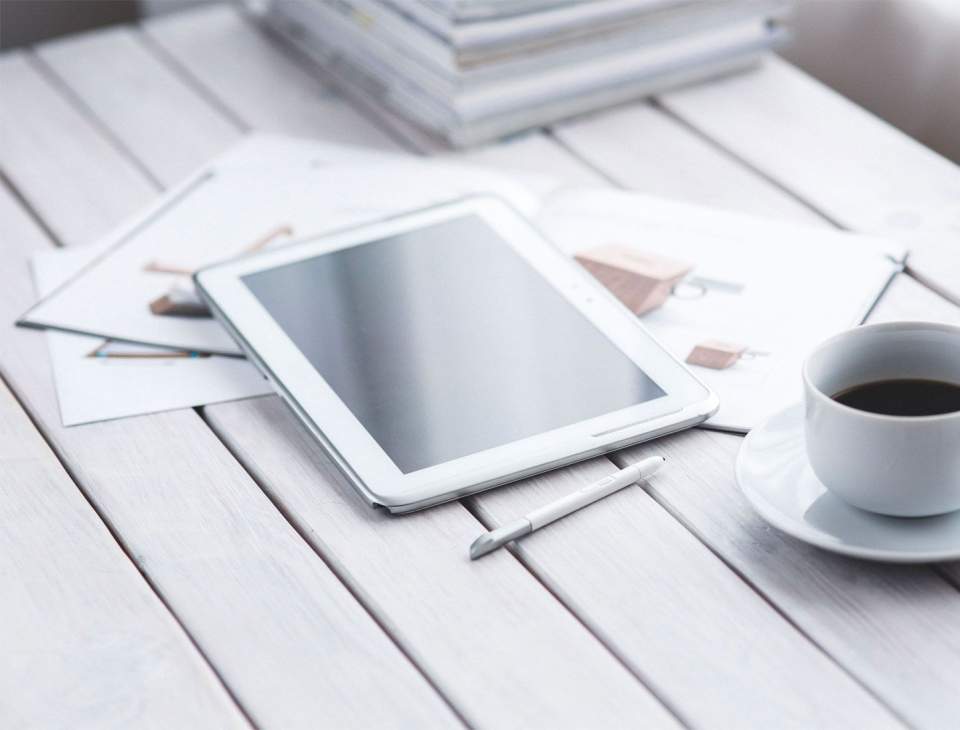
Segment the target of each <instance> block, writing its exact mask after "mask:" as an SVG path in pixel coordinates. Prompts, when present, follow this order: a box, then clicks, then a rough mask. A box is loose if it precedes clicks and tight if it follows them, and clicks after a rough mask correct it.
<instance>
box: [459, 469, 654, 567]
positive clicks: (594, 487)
mask: <svg viewBox="0 0 960 730" xmlns="http://www.w3.org/2000/svg"><path fill="white" fill-rule="evenodd" d="M665 461H666V459H664V458H663V457H662V456H651V457H648V458H646V459H644V460H643V461H638V462H637V463H636V464H632V465H630V466H628V467H626V468H625V469H621V470H620V471H618V472H616V473H614V474H610V475H609V476H606V477H604V478H603V479H601V480H600V481H597V482H593V483H592V484H588V485H587V486H585V487H581V488H580V489H578V490H577V491H575V492H571V493H570V494H568V495H566V496H563V497H560V499H558V500H556V501H554V502H550V503H549V504H546V505H544V506H543V507H537V509H535V510H533V511H532V512H530V513H528V514H527V515H525V516H524V517H521V518H520V519H519V520H514V521H513V522H509V523H507V524H506V525H503V526H502V527H498V528H497V529H495V530H491V531H490V532H485V533H483V534H482V535H481V536H480V537H478V538H477V539H476V540H474V541H473V544H472V545H471V546H470V559H471V560H476V559H477V558H481V557H483V556H484V555H486V554H487V553H491V552H493V551H494V550H496V549H497V548H499V547H503V546H504V545H506V544H507V543H508V542H510V541H511V540H516V539H517V538H519V537H523V536H524V535H529V534H530V533H531V532H533V531H534V530H539V529H540V528H541V527H544V526H545V525H549V524H550V523H551V522H553V521H555V520H559V519H560V518H561V517H566V516H567V515H569V514H570V513H572V512H576V511H577V510H578V509H581V508H583V507H586V506H587V505H588V504H593V503H594V502H596V501H598V500H601V499H603V498H604V497H608V496H610V495H611V494H613V493H614V492H618V491H620V490H621V489H623V488H624V487H626V486H628V485H630V484H633V483H634V482H637V481H639V480H641V479H646V478H647V477H649V476H651V475H652V474H653V473H654V472H656V471H657V469H659V468H660V467H661V466H663V464H664V462H665Z"/></svg>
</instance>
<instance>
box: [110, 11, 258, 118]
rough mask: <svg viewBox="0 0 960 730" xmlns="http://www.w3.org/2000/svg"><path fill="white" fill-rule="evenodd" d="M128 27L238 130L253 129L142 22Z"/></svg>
mask: <svg viewBox="0 0 960 730" xmlns="http://www.w3.org/2000/svg"><path fill="white" fill-rule="evenodd" d="M128 27H129V28H130V30H131V31H134V33H135V35H136V37H137V40H138V41H139V42H140V43H142V44H143V46H144V48H146V50H147V53H149V54H150V55H152V56H153V57H154V58H155V59H156V60H157V61H159V62H160V63H161V64H162V65H164V66H166V67H167V68H168V69H169V70H170V71H171V73H173V75H174V76H176V77H177V78H178V79H179V80H180V81H181V82H183V85H184V86H186V87H187V88H188V89H190V90H191V91H193V92H194V93H195V94H196V95H197V96H198V97H200V98H202V99H203V100H204V101H206V102H207V103H208V104H209V105H210V106H212V107H213V108H214V110H215V111H217V112H219V113H220V114H221V115H222V116H223V118H224V119H225V120H226V121H227V122H229V123H230V124H232V125H233V126H234V127H235V128H236V129H237V130H239V131H241V132H250V131H252V127H251V126H250V125H249V124H247V123H246V122H244V121H243V119H241V118H240V117H239V116H237V114H235V113H234V111H233V109H231V108H230V107H229V106H227V105H226V104H225V103H224V102H223V101H222V100H221V99H220V98H219V97H217V96H215V95H214V94H213V93H212V92H211V91H210V89H208V88H207V87H206V86H204V84H203V83H202V82H201V81H200V80H199V79H198V78H196V77H195V76H193V75H191V74H190V73H189V71H188V70H187V69H186V68H184V67H183V65H182V64H181V63H180V61H178V60H177V59H176V57H175V56H173V55H172V54H171V53H170V52H169V51H167V49H166V48H164V47H163V46H161V45H160V44H159V43H157V42H156V41H155V40H154V39H153V38H151V37H150V34H149V33H145V32H144V30H143V26H142V24H141V23H137V24H136V25H133V26H128Z"/></svg>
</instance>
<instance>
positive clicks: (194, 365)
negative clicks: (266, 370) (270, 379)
mask: <svg viewBox="0 0 960 730" xmlns="http://www.w3.org/2000/svg"><path fill="white" fill-rule="evenodd" d="M98 253H99V251H98V249H97V248H96V247H82V248H77V249H67V250H57V249H52V250H49V251H41V252H39V253H37V254H36V255H35V256H34V258H33V273H34V279H35V283H36V287H37V291H38V293H39V294H40V295H41V296H42V295H43V294H44V293H48V292H50V291H52V290H53V289H55V288H56V287H57V286H59V285H60V284H62V283H63V282H64V281H66V280H67V279H69V278H70V277H71V276H73V275H74V274H75V273H76V272H77V271H79V270H80V269H81V268H83V267H84V266H86V265H87V264H88V263H89V262H90V261H91V260H92V259H93V258H94V257H96V256H97V255H98ZM46 336H47V343H48V346H49V349H50V359H51V362H52V365H53V375H54V379H55V381H56V388H57V400H58V401H59V404H60V418H61V420H62V421H63V425H64V426H75V425H77V424H81V423H91V422H93V421H105V420H109V419H112V418H123V417H125V416H136V415H140V414H144V413H157V412H159V411H169V410H175V409H177V408H190V407H193V406H200V405H206V404H209V403H218V402H221V401H228V400H236V399H238V398H248V397H251V396H255V395H263V394H265V393H271V392H273V391H272V388H271V387H270V386H269V385H268V384H267V381H266V380H264V379H263V377H262V376H261V375H260V374H259V373H258V372H257V371H256V369H255V368H254V367H253V366H252V365H251V364H250V363H249V362H247V361H246V360H242V359H239V358H235V357H222V356H219V355H212V356H210V357H182V356H178V355H179V354H180V353H177V352H176V351H172V350H167V349H164V348H155V347H149V346H147V345H127V344H124V343H116V342H105V341H104V339H103V338H101V337H90V336H88V335H75V334H70V333H66V332H52V331H51V332H48V333H47V335H46ZM93 353H98V354H97V355H94V354H93ZM116 355H127V356H128V357H116ZM131 355H133V356H134V357H129V356H131Z"/></svg>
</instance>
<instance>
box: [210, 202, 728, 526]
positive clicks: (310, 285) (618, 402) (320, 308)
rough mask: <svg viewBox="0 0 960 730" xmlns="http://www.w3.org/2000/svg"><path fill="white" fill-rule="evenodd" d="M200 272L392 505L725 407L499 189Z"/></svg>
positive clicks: (442, 497)
mask: <svg viewBox="0 0 960 730" xmlns="http://www.w3.org/2000/svg"><path fill="white" fill-rule="evenodd" d="M195 278H196V283H197V288H198V290H199V291H200V292H201V293H202V295H203V296H204V297H205V298H206V299H207V301H208V302H209V304H210V306H211V309H212V310H213V311H214V312H215V314H216V316H217V317H218V318H219V319H220V320H221V321H222V322H223V323H224V325H225V326H226V327H227V329H228V330H229V331H230V333H231V334H232V335H233V336H234V337H235V338H236V340H237V342H238V343H239V344H240V346H241V347H242V348H243V350H244V351H245V352H246V353H247V355H248V356H249V357H250V358H251V360H253V362H255V363H256V364H257V366H258V367H259V368H260V369H261V370H262V372H263V373H264V375H265V376H266V377H267V378H268V379H269V380H270V381H271V382H272V383H273V385H274V387H275V388H276V389H277V391H278V392H279V394H280V395H281V396H282V397H283V398H284V400H286V402H287V403H288V404H289V405H290V407H291V408H292V409H293V410H294V412H295V413H296V414H297V415H298V416H299V417H300V418H301V419H302V420H303V422H304V423H305V424H306V425H307V427H308V428H309V429H310V431H311V432H312V433H313V434H314V436H315V437H316V438H317V440H318V441H319V442H320V444H321V445H322V446H323V448H324V449H325V450H326V452H327V453H328V454H329V455H330V457H331V458H332V459H333V461H334V462H335V463H336V464H337V465H338V466H339V467H340V469H341V470H342V471H343V473H344V474H345V475H346V477H347V479H348V480H349V481H350V482H351V483H352V484H353V485H354V486H355V487H356V488H357V490H358V491H359V492H360V493H361V494H362V495H363V496H364V497H365V498H366V499H367V501H369V502H370V503H371V504H373V505H378V506H383V507H386V508H387V509H389V510H391V511H393V512H407V511H411V510H415V509H419V508H422V507H426V506H429V505H431V504H435V503H438V502H443V501H446V500H450V499H455V498H458V497H462V496H464V495H467V494H471V493H473V492H477V491H480V490H482V489H487V488H489V487H493V486H496V485H499V484H504V483H506V482H510V481H514V480H516V479H519V478H521V477H525V476H528V475H531V474H535V473H537V472H542V471H545V470H548V469H552V468H555V467H558V466H562V465H564V464H570V463H572V462H575V461H579V460H582V459H586V458H588V457H592V456H597V455H599V454H603V453H605V452H609V451H611V450H614V449H618V448H621V447H623V446H627V445H629V444H635V443H637V442H639V441H643V440H646V439H651V438H654V437H656V436H660V435H662V434H665V433H668V432H671V431H677V430H679V429H682V428H686V427H688V426H692V425H694V424H696V423H699V422H700V421H703V420H704V419H706V418H707V417H708V416H709V415H710V414H712V413H713V412H714V411H715V410H716V408H717V398H716V396H714V395H713V394H712V393H711V392H710V391H709V390H708V389H707V388H706V387H705V386H704V385H703V384H702V383H701V382H700V381H698V380H697V379H696V378H695V377H694V376H693V375H692V374H691V373H690V372H689V371H688V370H687V369H686V367H685V366H684V365H683V364H682V363H680V362H679V361H677V360H676V359H674V358H673V357H672V356H671V355H670V354H668V353H667V351H666V350H664V349H663V348H662V347H661V346H660V345H659V344H658V343H657V342H656V341H655V340H654V339H653V338H652V337H651V336H650V334H649V333H648V332H647V331H646V330H645V329H644V328H643V326H642V325H641V324H640V323H639V322H638V321H637V318H636V317H635V316H634V315H633V314H632V313H631V312H629V311H628V310H627V309H626V308H624V307H623V306H622V305H621V304H620V303H619V302H618V301H617V300H616V299H615V298H614V297H613V296H612V295H610V294H609V293H608V292H607V291H606V290H605V289H604V288H603V287H602V286H600V285H599V284H598V283H597V282H596V281H595V280H594V279H593V278H592V277H591V276H590V275H589V274H587V273H586V272H585V271H584V270H582V269H581V268H580V266H579V265H578V264H576V263H575V262H573V261H571V260H570V259H568V258H567V257H566V256H564V255H563V254H562V253H560V252H559V251H558V250H557V249H555V248H554V247H553V246H552V245H551V244H550V243H549V242H548V241H546V240H545V239H544V238H543V237H542V236H541V235H540V234H539V233H538V232H537V230H536V229H535V228H534V227H533V226H532V225H531V224H530V223H528V222H527V221H526V220H525V219H524V218H522V217H521V216H520V215H519V214H518V213H517V212H515V211H514V210H513V209H512V208H510V207H509V206H508V205H507V204H506V203H504V202H503V201H501V200H500V199H497V198H494V197H487V196H476V197H470V198H465V199H461V200H458V201H454V202H452V203H447V204H444V205H440V206H435V207H431V208H428V209H424V210H419V211H415V212H411V213H408V214H404V215H402V216H398V217H394V218H390V219H388V220H383V221H379V222H376V223H372V224H369V225H365V226H362V227H358V228H351V229H349V230H344V231H341V232H337V233H332V234H327V235H323V236H320V237H317V238H315V239H311V240H307V241H302V242H299V243H296V244H291V245H289V246H285V247H283V248H278V249H274V250H270V251H266V252H264V253H260V254H258V255H255V256H250V257H247V258H242V259H239V260H234V261H230V262H227V263H224V264H219V265H217V266H213V267H210V268H207V269H204V270H203V271H200V272H199V273H198V274H197V275H196V277H195Z"/></svg>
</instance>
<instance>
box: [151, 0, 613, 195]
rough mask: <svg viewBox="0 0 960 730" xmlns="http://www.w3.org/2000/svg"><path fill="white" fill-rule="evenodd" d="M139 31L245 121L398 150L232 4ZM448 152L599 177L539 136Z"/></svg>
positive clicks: (576, 177) (570, 177) (571, 176)
mask: <svg viewBox="0 0 960 730" xmlns="http://www.w3.org/2000/svg"><path fill="white" fill-rule="evenodd" d="M144 32H145V33H146V35H147V37H148V38H149V39H150V41H151V42H152V44H154V45H155V47H156V48H157V49H159V52H160V53H161V54H163V55H164V56H165V57H166V58H167V59H169V60H170V61H171V62H172V63H174V64H176V65H177V66H178V67H179V68H180V69H181V70H182V71H183V72H184V75H185V77H186V78H189V79H191V80H192V81H193V82H194V83H196V84H197V86H199V87H201V88H204V89H206V90H207V91H208V93H209V94H210V95H211V98H212V99H214V100H215V101H216V102H217V103H219V104H220V105H222V106H223V107H224V108H225V109H226V110H227V112H228V113H229V114H230V115H231V116H233V117H234V118H236V119H237V120H238V121H239V122H240V124H242V125H243V126H246V127H249V128H251V129H257V130H259V131H262V132H278V133H282V134H290V135H294V136H297V135H299V136H306V137H314V138H318V139H322V140H324V141H329V142H344V143H347V144H355V145H362V146H366V147H375V148H383V149H389V150H390V151H392V152H399V151H402V150H401V148H399V147H398V146H397V143H395V142H394V141H393V140H392V139H390V138H389V137H388V136H387V135H386V134H385V133H383V132H380V131H379V128H378V127H376V126H375V125H374V124H373V122H371V121H369V120H368V119H367V118H366V117H365V116H363V115H362V114H361V113H359V112H358V111H357V110H356V109H354V108H353V107H352V106H350V105H349V104H348V103H346V102H345V101H344V100H343V99H342V98H341V97H340V96H338V95H337V94H336V92H334V91H331V90H329V89H327V88H326V87H324V86H323V84H322V82H321V81H320V80H318V78H317V74H316V72H315V71H313V72H312V71H311V67H310V66H309V65H307V64H306V62H305V61H304V59H302V58H300V57H299V56H296V55H294V54H292V53H290V52H288V51H287V50H286V49H284V48H283V47H282V46H280V45H279V44H278V43H276V42H273V41H272V40H271V39H270V38H268V37H266V36H265V35H264V34H263V33H262V32H260V31H259V30H258V29H257V28H256V27H254V26H253V25H251V23H250V22H248V21H247V20H245V19H244V18H243V17H241V16H240V15H239V14H238V13H237V12H236V10H234V9H233V8H230V7H226V6H218V7H212V8H202V9H200V10H197V11H192V12H189V13H181V14H179V15H177V16H168V17H165V18H159V19H156V20H153V21H150V22H148V23H147V24H146V25H145V27H144ZM238 59H240V61H239V62H240V63H241V64H243V65H242V67H240V68H238V67H237V63H238ZM449 156H450V157H453V158H456V159H458V160H460V161H465V162H475V163H477V164H484V165H494V166H497V167H502V168H506V169H516V170H526V171H528V172H539V173H542V174H548V175H551V176H554V177H556V178H558V179H560V180H564V181H566V182H569V183H577V184H592V183H598V182H602V178H601V177H600V176H599V175H597V174H596V173H595V172H593V171H591V170H590V169H589V168H587V167H585V166H584V165H582V164H579V163H578V162H577V161H576V160H575V159H572V158H571V157H570V156H569V155H563V154H556V150H555V148H554V145H553V144H552V143H551V142H550V141H549V140H548V139H546V138H544V137H543V135H540V134H527V135H520V136H518V137H514V138H512V139H510V140H508V141H506V142H504V143H499V144H490V145H486V146H484V147H480V148H478V149H475V150H471V151H469V152H467V153H451V154H450V155H449ZM545 160H549V162H548V163H547V164H545Z"/></svg>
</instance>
